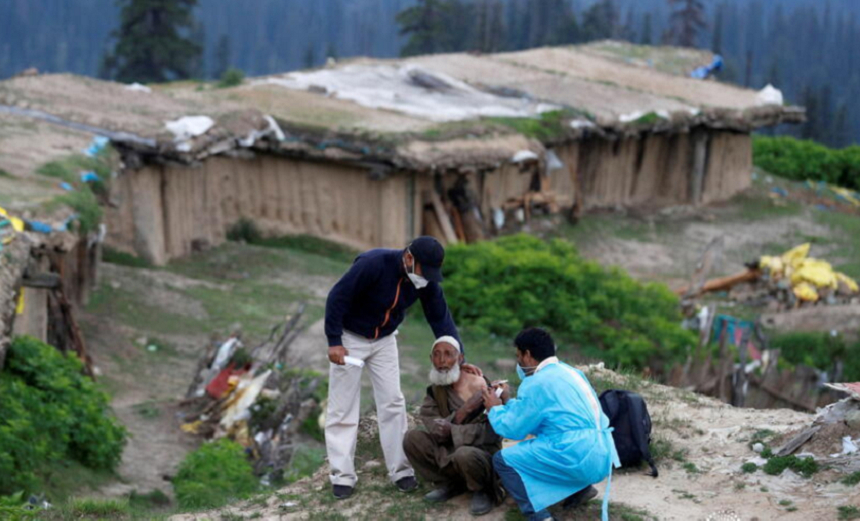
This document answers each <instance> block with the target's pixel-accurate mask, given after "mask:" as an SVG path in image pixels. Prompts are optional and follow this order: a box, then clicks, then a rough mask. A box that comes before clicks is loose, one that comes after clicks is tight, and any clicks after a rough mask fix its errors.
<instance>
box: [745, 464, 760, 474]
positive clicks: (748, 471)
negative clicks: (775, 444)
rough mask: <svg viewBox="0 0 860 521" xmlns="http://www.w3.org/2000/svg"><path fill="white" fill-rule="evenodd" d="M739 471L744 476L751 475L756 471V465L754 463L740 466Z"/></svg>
mask: <svg viewBox="0 0 860 521" xmlns="http://www.w3.org/2000/svg"><path fill="white" fill-rule="evenodd" d="M741 470H742V471H743V473H744V474H752V473H753V472H755V471H757V470H758V465H756V464H755V463H744V464H743V465H741Z"/></svg>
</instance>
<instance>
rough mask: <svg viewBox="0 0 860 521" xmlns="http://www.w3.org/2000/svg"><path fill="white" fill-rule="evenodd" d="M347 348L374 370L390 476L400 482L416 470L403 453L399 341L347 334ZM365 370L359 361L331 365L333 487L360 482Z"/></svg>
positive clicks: (328, 435) (328, 433)
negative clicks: (358, 462)
mask: <svg viewBox="0 0 860 521" xmlns="http://www.w3.org/2000/svg"><path fill="white" fill-rule="evenodd" d="M343 347H345V348H346V350H347V351H348V352H349V356H352V357H355V358H358V359H360V360H364V363H365V367H367V369H368V370H369V371H370V380H371V383H372V384H373V398H374V400H375V401H376V417H377V422H378V424H379V440H380V442H381V443H382V452H383V454H384V455H385V465H386V467H387V468H388V477H389V478H391V481H397V480H399V479H401V478H404V477H407V476H413V475H414V474H415V473H414V471H413V470H412V466H411V465H410V464H409V460H407V459H406V453H405V452H404V451H403V437H404V436H405V435H406V400H404V399H403V393H402V392H401V391H400V361H399V357H398V353H397V339H396V338H395V335H393V334H392V335H389V336H386V337H383V338H380V339H378V340H368V339H366V338H363V337H360V336H357V335H353V334H351V333H347V332H344V335H343ZM361 371H362V368H360V367H356V366H354V365H349V364H346V365H336V364H331V363H330V364H329V376H328V410H327V411H326V422H325V447H326V452H327V453H328V462H329V467H330V468H331V474H330V476H329V477H330V479H331V482H332V484H334V485H347V486H350V487H353V486H355V482H356V481H357V480H358V477H357V476H356V474H355V461H354V459H355V445H356V442H357V441H358V439H357V436H358V417H359V408H360V402H361Z"/></svg>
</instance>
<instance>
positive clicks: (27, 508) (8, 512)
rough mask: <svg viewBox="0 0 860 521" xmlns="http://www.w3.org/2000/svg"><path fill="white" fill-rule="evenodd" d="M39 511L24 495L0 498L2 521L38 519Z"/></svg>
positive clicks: (0, 517)
mask: <svg viewBox="0 0 860 521" xmlns="http://www.w3.org/2000/svg"><path fill="white" fill-rule="evenodd" d="M36 514H37V511H36V510H33V509H32V507H31V505H30V504H29V503H28V502H27V500H26V499H24V493H23V492H18V493H16V494H12V495H10V496H0V519H5V520H6V521H25V520H29V519H36Z"/></svg>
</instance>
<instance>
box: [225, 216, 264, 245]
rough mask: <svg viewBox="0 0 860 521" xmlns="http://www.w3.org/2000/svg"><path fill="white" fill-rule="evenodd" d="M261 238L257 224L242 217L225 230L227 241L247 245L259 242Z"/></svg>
mask: <svg viewBox="0 0 860 521" xmlns="http://www.w3.org/2000/svg"><path fill="white" fill-rule="evenodd" d="M262 238H263V235H262V234H261V233H260V229H259V228H258V227H257V223H255V222H254V221H252V220H251V219H248V218H245V217H242V218H241V219H239V220H238V221H236V222H235V223H233V225H232V226H230V228H229V229H228V230H227V240H229V241H244V242H246V243H248V244H252V243H255V242H259V241H260V240H261V239H262Z"/></svg>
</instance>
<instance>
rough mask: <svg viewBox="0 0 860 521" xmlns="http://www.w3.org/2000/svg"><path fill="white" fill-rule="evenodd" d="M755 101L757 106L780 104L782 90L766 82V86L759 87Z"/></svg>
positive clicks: (781, 101)
mask: <svg viewBox="0 0 860 521" xmlns="http://www.w3.org/2000/svg"><path fill="white" fill-rule="evenodd" d="M756 103H757V104H758V105H759V106H764V105H782V103H783V98H782V91H781V90H779V89H777V88H776V87H774V86H773V85H771V84H770V83H768V84H767V87H765V88H763V89H761V90H760V91H759V93H758V94H756Z"/></svg>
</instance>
